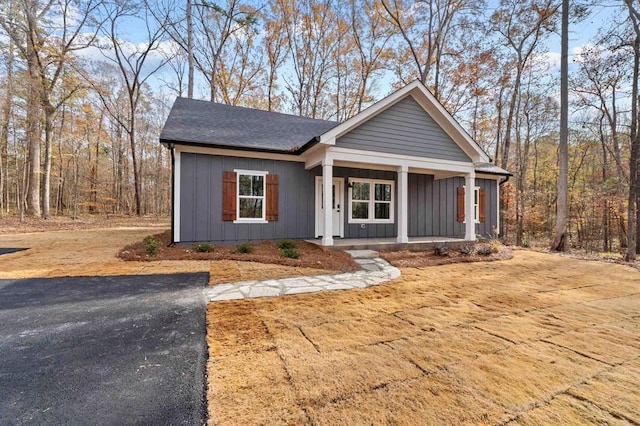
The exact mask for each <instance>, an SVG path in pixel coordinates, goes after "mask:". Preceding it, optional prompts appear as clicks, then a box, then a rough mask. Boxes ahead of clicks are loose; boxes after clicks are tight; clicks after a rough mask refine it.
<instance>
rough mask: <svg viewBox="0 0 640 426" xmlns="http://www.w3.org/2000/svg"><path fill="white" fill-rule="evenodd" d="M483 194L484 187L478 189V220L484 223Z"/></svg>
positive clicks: (484, 204)
mask: <svg viewBox="0 0 640 426" xmlns="http://www.w3.org/2000/svg"><path fill="white" fill-rule="evenodd" d="M485 196H486V195H485V192H484V188H480V189H478V220H480V222H482V223H484V221H485V219H486V216H487V214H486V211H485V206H486V203H485Z"/></svg>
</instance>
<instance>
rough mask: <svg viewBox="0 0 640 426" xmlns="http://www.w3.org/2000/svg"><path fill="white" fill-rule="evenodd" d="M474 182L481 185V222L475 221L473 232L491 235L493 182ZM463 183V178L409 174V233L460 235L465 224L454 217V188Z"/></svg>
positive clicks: (492, 223) (494, 183)
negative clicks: (438, 177)
mask: <svg viewBox="0 0 640 426" xmlns="http://www.w3.org/2000/svg"><path fill="white" fill-rule="evenodd" d="M475 184H476V186H479V187H481V188H484V189H485V202H486V206H485V213H486V219H485V222H484V223H479V224H476V234H480V235H482V236H483V237H487V238H488V237H490V236H491V235H493V229H494V227H496V226H497V222H498V221H497V217H498V212H497V211H496V206H497V201H496V196H497V182H496V181H495V180H490V179H476V180H475ZM459 186H464V178H461V177H455V178H449V179H441V180H434V179H433V176H432V175H421V174H413V173H410V174H409V232H408V233H409V236H410V237H429V236H434V237H457V238H464V234H465V224H464V223H461V222H457V221H456V212H457V207H458V200H457V195H456V188H457V187H459Z"/></svg>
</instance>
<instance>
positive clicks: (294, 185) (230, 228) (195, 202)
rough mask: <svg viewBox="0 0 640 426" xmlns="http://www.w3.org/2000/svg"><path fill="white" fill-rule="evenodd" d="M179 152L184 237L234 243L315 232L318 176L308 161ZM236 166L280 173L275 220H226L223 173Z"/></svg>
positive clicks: (181, 229)
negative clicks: (307, 168)
mask: <svg viewBox="0 0 640 426" xmlns="http://www.w3.org/2000/svg"><path fill="white" fill-rule="evenodd" d="M180 156H181V177H180V242H185V243H189V242H197V241H207V242H212V243H228V244H232V243H237V242H240V241H259V240H278V239H284V238H292V239H303V238H313V237H314V231H315V230H314V214H315V213H314V208H315V199H314V196H315V194H314V192H315V191H314V185H315V183H314V175H313V174H311V173H309V172H308V171H307V170H305V168H304V163H297V162H288V161H278V160H262V159H253V158H240V157H225V156H217V155H205V154H190V153H182V154H181V155H180ZM235 169H242V170H257V171H266V172H269V173H273V174H276V175H278V177H279V190H278V205H279V215H278V220H277V221H272V222H269V223H233V221H223V220H222V172H223V171H233V170H235Z"/></svg>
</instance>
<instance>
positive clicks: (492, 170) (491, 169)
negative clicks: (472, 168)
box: [476, 163, 513, 176]
mask: <svg viewBox="0 0 640 426" xmlns="http://www.w3.org/2000/svg"><path fill="white" fill-rule="evenodd" d="M476 172H477V173H488V174H492V175H503V176H513V173H511V172H508V171H506V170H505V169H503V168H502V167H498V166H496V165H495V164H493V163H481V164H476Z"/></svg>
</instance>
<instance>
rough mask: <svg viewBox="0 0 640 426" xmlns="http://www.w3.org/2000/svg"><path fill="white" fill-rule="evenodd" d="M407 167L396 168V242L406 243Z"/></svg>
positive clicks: (407, 209) (407, 216) (407, 213)
mask: <svg viewBox="0 0 640 426" xmlns="http://www.w3.org/2000/svg"><path fill="white" fill-rule="evenodd" d="M408 175H409V167H407V166H399V167H398V236H397V238H396V241H397V242H399V243H408V242H409V237H408V223H409V178H408Z"/></svg>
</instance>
